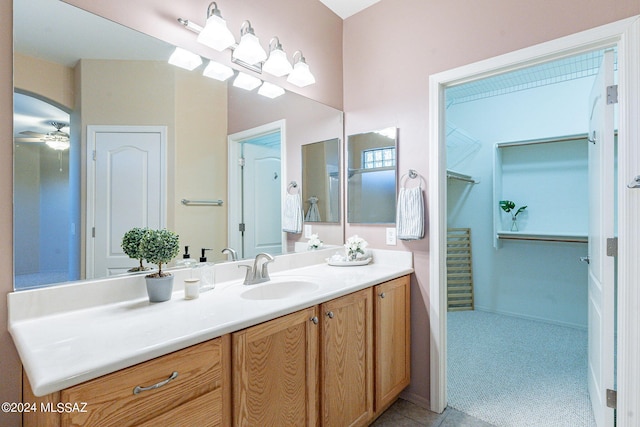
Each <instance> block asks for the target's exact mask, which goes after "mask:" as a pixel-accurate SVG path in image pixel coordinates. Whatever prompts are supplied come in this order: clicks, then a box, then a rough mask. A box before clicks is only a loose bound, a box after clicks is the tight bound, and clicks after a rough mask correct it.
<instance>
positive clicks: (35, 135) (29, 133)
mask: <svg viewBox="0 0 640 427" xmlns="http://www.w3.org/2000/svg"><path fill="white" fill-rule="evenodd" d="M20 135H26V136H30V137H32V138H44V134H43V133H40V132H32V131H30V130H25V131H23V132H20Z"/></svg>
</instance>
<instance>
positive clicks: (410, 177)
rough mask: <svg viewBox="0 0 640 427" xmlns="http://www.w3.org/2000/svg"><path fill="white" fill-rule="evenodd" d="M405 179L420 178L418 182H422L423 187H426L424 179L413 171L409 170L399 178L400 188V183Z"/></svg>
mask: <svg viewBox="0 0 640 427" xmlns="http://www.w3.org/2000/svg"><path fill="white" fill-rule="evenodd" d="M407 177H408V178H409V179H416V178H420V182H421V183H422V182H424V185H425V186H426V185H427V180H426V179H424V177H423V176H422V175H420V174H419V173H418V172H417V171H416V170H415V169H409V172H407V173H405V174H404V175H402V176H401V177H400V186H403V185H402V181H403V180H405V179H406V178H407Z"/></svg>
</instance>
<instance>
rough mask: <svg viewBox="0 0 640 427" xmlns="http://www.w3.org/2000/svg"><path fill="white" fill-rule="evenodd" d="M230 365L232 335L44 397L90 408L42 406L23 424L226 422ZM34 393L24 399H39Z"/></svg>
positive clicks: (64, 425) (54, 403) (112, 424)
mask: <svg viewBox="0 0 640 427" xmlns="http://www.w3.org/2000/svg"><path fill="white" fill-rule="evenodd" d="M229 365H230V337H229V336H228V335H227V336H223V337H220V338H216V339H214V340H211V341H207V342H205V343H202V344H198V345H194V346H191V347H188V348H186V349H184V350H180V351H177V352H174V353H171V354H168V355H166V356H163V357H159V358H157V359H153V360H150V361H148V362H144V363H141V364H138V365H135V366H132V367H130V368H126V369H123V370H121V371H118V372H115V373H113V374H109V375H105V376H103V377H100V378H96V379H94V380H91V381H87V382H85V383H82V384H79V385H77V386H74V387H70V388H68V389H65V390H62V391H61V392H59V393H54V394H52V395H49V396H45V397H44V398H41V399H39V400H44V401H46V400H48V401H49V402H50V404H51V405H54V406H53V407H55V405H56V404H57V403H58V402H59V403H61V404H65V403H71V404H73V403H78V404H80V403H81V402H86V403H87V404H86V408H84V409H86V411H84V412H83V411H73V412H65V411H61V412H62V413H56V412H43V411H40V412H38V413H36V414H33V415H34V417H32V418H29V417H26V416H25V418H24V425H25V426H31V425H33V426H42V425H47V426H52V427H53V426H63V427H67V426H92V427H94V426H95V427H99V426H115V425H117V426H132V425H136V426H140V425H142V426H157V425H162V426H183V425H198V426H226V425H229V424H230V411H229V409H228V408H230V407H231V402H230V378H229V373H230V367H229ZM154 385H158V386H157V387H152V386H154ZM29 393H30V390H28V388H27V390H26V393H25V401H34V397H33V396H32V395H31V396H29Z"/></svg>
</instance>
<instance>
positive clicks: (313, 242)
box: [307, 234, 322, 250]
mask: <svg viewBox="0 0 640 427" xmlns="http://www.w3.org/2000/svg"><path fill="white" fill-rule="evenodd" d="M321 247H322V240H320V238H319V237H318V235H317V234H312V235H311V236H310V237H309V242H308V243H307V249H309V250H313V249H320V248H321Z"/></svg>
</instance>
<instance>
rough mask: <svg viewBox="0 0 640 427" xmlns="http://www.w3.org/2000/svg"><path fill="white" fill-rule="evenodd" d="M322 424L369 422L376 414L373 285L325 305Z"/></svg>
mask: <svg viewBox="0 0 640 427" xmlns="http://www.w3.org/2000/svg"><path fill="white" fill-rule="evenodd" d="M321 311H322V347H321V349H322V356H321V360H322V364H321V370H322V404H321V407H322V423H321V424H322V425H323V426H324V427H330V426H337V427H346V426H360V425H367V424H368V422H369V421H370V420H371V418H372V416H373V308H372V297H371V288H369V289H364V290H362V291H359V292H355V293H352V294H349V295H346V296H344V297H341V298H338V299H335V300H332V301H329V302H326V303H324V304H322V305H321Z"/></svg>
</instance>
